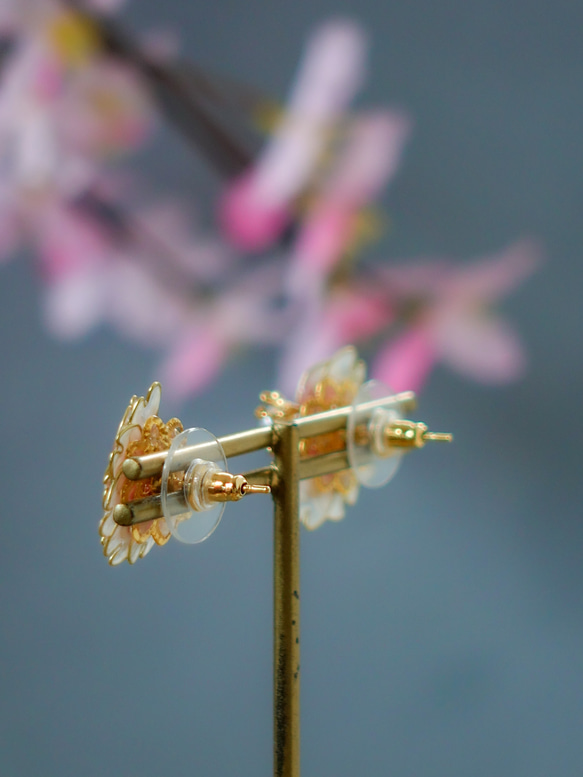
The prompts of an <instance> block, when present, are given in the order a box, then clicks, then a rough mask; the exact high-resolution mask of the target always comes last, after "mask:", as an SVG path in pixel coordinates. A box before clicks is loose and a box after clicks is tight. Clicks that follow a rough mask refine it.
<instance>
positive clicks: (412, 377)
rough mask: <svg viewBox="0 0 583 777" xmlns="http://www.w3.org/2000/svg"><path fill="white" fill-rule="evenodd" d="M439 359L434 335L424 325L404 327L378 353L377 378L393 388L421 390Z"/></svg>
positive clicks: (374, 366)
mask: <svg viewBox="0 0 583 777" xmlns="http://www.w3.org/2000/svg"><path fill="white" fill-rule="evenodd" d="M435 361H436V351H435V347H434V345H433V342H432V338H431V336H430V334H429V332H428V331H427V329H426V327H425V326H421V325H419V326H416V327H412V328H411V329H407V330H405V331H404V332H403V333H402V334H400V335H399V336H397V337H395V338H393V339H392V340H391V341H390V342H389V343H388V344H387V345H385V347H384V348H383V349H382V350H381V351H380V352H379V353H378V354H377V357H376V360H375V362H374V365H373V369H372V375H373V377H374V378H378V379H379V380H383V381H384V382H385V383H386V384H387V385H388V386H390V387H391V389H392V390H393V391H397V392H398V391H416V392H417V391H419V390H420V389H421V388H422V387H423V385H424V384H425V382H426V380H427V378H428V376H429V372H430V371H431V368H432V367H433V365H434V364H435Z"/></svg>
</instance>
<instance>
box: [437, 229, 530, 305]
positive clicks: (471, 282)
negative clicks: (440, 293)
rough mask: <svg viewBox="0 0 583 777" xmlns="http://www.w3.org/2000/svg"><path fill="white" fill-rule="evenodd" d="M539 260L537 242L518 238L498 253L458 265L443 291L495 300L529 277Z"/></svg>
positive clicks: (462, 296)
mask: <svg viewBox="0 0 583 777" xmlns="http://www.w3.org/2000/svg"><path fill="white" fill-rule="evenodd" d="M540 260H541V248H540V246H539V245H538V244H537V243H536V242H535V241H533V240H521V241H519V242H517V243H513V244H512V245H511V246H509V247H508V248H506V249H504V251H502V252H501V253H499V254H495V255H494V256H489V257H486V258H484V259H480V260H479V261H476V262H473V263H472V264H470V265H467V266H463V265H462V266H461V267H459V268H457V269H456V270H455V271H453V272H452V277H451V280H450V281H449V282H448V283H447V284H446V287H445V291H446V293H447V295H448V297H450V298H453V297H455V298H457V299H459V300H468V301H469V300H476V301H478V302H480V303H484V302H494V301H496V300H497V299H499V298H500V297H503V296H505V295H506V294H508V293H509V292H510V291H512V290H513V289H514V288H515V287H516V286H518V285H519V284H520V283H521V282H522V281H523V280H524V279H525V278H528V276H529V275H531V274H532V273H533V272H534V270H535V269H536V267H537V266H538V265H539V264H540Z"/></svg>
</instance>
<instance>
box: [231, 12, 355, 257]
mask: <svg viewBox="0 0 583 777" xmlns="http://www.w3.org/2000/svg"><path fill="white" fill-rule="evenodd" d="M365 48H366V46H365V41H364V36H363V33H362V31H361V30H360V28H359V27H358V26H357V25H355V24H354V23H353V22H350V21H346V20H337V21H333V22H329V23H328V24H325V25H323V26H322V27H321V28H320V29H319V30H317V31H316V33H315V34H314V35H313V36H312V38H311V40H310V41H309V43H308V46H307V50H306V54H305V57H304V62H303V63H302V67H301V69H300V72H299V74H298V76H297V78H296V84H295V86H294V89H293V91H292V95H291V98H290V101H289V105H288V108H287V111H286V113H285V115H284V117H283V119H282V121H281V122H280V124H279V125H278V127H277V128H276V130H275V132H274V134H273V136H272V138H271V139H270V141H269V142H268V144H267V146H266V148H265V150H264V152H263V153H262V155H261V157H260V159H259V160H258V162H257V164H256V166H255V168H254V169H253V170H252V171H251V172H250V173H247V174H246V175H245V176H244V177H243V178H241V179H239V180H238V181H235V182H234V183H233V184H232V186H231V187H230V189H228V190H227V192H226V193H225V195H224V197H223V199H222V201H221V202H220V204H219V220H220V223H221V225H222V227H223V229H224V230H225V233H226V235H227V236H228V237H229V238H230V239H231V240H232V241H233V242H234V243H235V244H236V245H238V246H239V247H241V248H244V249H246V250H259V249H260V248H265V247H267V246H268V245H269V244H270V243H271V242H273V240H274V239H275V238H276V237H277V236H278V235H279V234H280V233H281V231H282V230H283V229H284V227H285V225H286V223H287V221H288V219H289V210H290V207H291V205H292V201H293V200H294V199H295V198H296V197H297V196H298V195H299V194H300V192H301V191H302V190H303V189H304V188H305V187H306V185H307V184H308V182H309V181H310V179H311V178H312V176H313V175H314V172H315V167H316V165H317V163H318V161H319V159H320V157H321V154H322V151H323V149H324V147H325V145H326V143H327V142H328V132H329V130H330V128H331V125H332V124H333V123H334V122H335V121H336V120H337V119H338V117H339V116H340V114H341V112H342V111H343V110H344V108H345V106H346V105H347V103H348V102H349V101H350V100H351V98H352V96H353V95H354V93H355V91H356V90H357V89H358V87H359V86H360V83H361V81H362V78H363V73H364V56H365Z"/></svg>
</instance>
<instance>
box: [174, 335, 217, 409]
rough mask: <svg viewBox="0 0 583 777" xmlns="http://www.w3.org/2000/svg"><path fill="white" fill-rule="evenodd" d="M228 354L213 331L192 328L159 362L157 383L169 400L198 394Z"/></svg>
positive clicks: (213, 376)
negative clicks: (160, 374) (165, 392)
mask: <svg viewBox="0 0 583 777" xmlns="http://www.w3.org/2000/svg"><path fill="white" fill-rule="evenodd" d="M228 355H229V344H228V343H227V342H226V341H225V340H224V339H223V338H221V337H220V335H218V333H217V332H215V331H214V330H213V329H211V328H210V327H209V328H206V329H203V328H201V327H194V329H193V330H191V331H189V332H186V333H185V334H184V335H183V336H182V337H181V338H180V339H179V341H178V342H177V343H176V344H175V345H174V347H173V348H172V350H171V351H170V354H169V355H168V357H167V359H166V360H165V361H164V362H163V363H162V367H161V373H162V379H161V382H162V384H163V385H164V388H165V389H167V392H168V394H169V395H170V397H171V398H172V399H184V398H185V397H187V396H189V395H192V394H196V393H199V392H200V391H202V389H204V388H206V387H207V386H208V385H209V383H210V382H211V381H212V380H213V379H214V378H215V377H216V375H217V374H218V372H219V371H220V369H221V367H222V366H223V364H224V362H225V360H226V359H227V357H228Z"/></svg>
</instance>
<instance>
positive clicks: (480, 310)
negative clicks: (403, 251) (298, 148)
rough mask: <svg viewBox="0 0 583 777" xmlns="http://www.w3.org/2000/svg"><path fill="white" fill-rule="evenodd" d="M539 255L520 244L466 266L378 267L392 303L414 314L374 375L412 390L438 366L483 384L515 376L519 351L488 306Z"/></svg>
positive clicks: (519, 368) (531, 246) (522, 276)
mask: <svg viewBox="0 0 583 777" xmlns="http://www.w3.org/2000/svg"><path fill="white" fill-rule="evenodd" d="M539 256H540V250H539V248H538V246H537V245H536V244H534V243H533V242H531V241H527V240H524V241H521V242H519V243H515V244H514V245H511V246H510V247H509V248H507V249H506V250H504V251H502V252H501V253H499V254H496V255H494V256H491V257H485V258H483V259H480V260H478V261H475V262H473V263H471V264H469V265H467V266H461V267H456V266H454V265H451V264H449V263H448V264H444V263H433V264H431V263H420V264H417V265H415V264H413V265H411V266H405V265H404V266H402V267H394V268H393V267H386V268H382V269H380V270H379V277H380V278H381V279H382V282H383V283H384V284H385V287H386V289H387V293H388V294H389V296H391V297H392V298H393V299H394V301H395V304H396V305H398V304H399V303H401V304H403V303H405V304H406V305H411V304H413V305H414V306H416V308H417V311H416V312H413V314H412V315H411V317H410V318H411V320H410V322H409V323H408V324H406V326H405V329H404V331H403V332H402V333H401V334H398V335H397V336H396V337H394V338H392V339H391V340H389V341H388V342H387V344H386V345H385V346H384V348H382V349H381V350H380V352H379V354H378V356H377V359H376V362H375V364H374V366H373V374H374V375H375V377H378V378H381V379H382V380H384V381H385V382H387V383H388V384H389V385H390V386H391V388H393V389H394V390H395V391H400V390H402V389H405V388H410V389H413V390H418V389H419V388H420V387H421V385H422V384H423V383H424V382H425V380H426V378H427V376H428V374H429V371H430V370H431V367H432V366H433V365H434V364H435V363H436V362H438V361H441V362H444V363H446V364H448V365H449V366H450V367H452V368H453V369H455V370H457V371H458V372H460V373H462V374H463V375H466V376H467V377H469V378H472V379H474V380H478V381H480V382H483V383H505V382H508V381H511V380H515V379H516V378H518V377H519V376H520V375H521V374H522V373H523V371H524V367H525V363H526V357H525V353H524V349H523V347H522V345H521V343H520V340H519V338H518V335H517V334H516V333H515V331H514V329H513V328H512V327H511V326H510V324H508V323H507V322H506V321H505V320H504V319H503V318H502V317H501V316H500V315H499V314H497V313H495V312H494V310H493V309H492V307H491V306H492V305H493V304H494V303H496V302H497V301H498V300H499V299H501V298H502V297H504V296H506V295H507V294H508V293H509V292H511V291H512V290H513V289H514V288H515V287H516V286H517V285H518V284H519V283H520V282H521V281H523V280H524V279H525V278H527V277H528V276H529V275H530V274H531V273H532V272H533V270H534V269H535V267H536V266H537V264H538V261H539ZM414 310H415V308H414Z"/></svg>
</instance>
